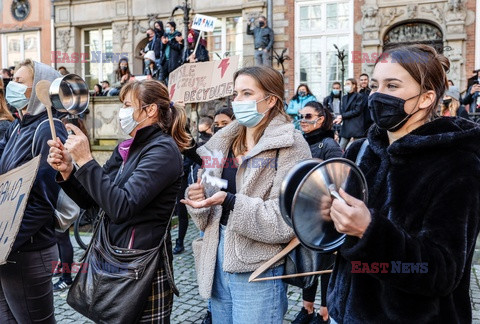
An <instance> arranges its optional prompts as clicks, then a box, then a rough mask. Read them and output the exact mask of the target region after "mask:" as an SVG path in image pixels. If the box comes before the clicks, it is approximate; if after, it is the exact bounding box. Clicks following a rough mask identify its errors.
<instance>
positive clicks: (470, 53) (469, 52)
mask: <svg viewBox="0 0 480 324" xmlns="http://www.w3.org/2000/svg"><path fill="white" fill-rule="evenodd" d="M477 1H480V0H477ZM466 6H467V10H471V11H473V12H475V9H476V3H475V0H467V2H466ZM479 15H480V13H479V12H475V16H476V19H475V21H474V23H473V24H471V25H470V26H467V27H466V28H465V29H466V33H467V41H466V48H465V49H466V52H465V69H466V72H467V74H466V76H467V79H468V78H470V77H471V76H472V75H473V73H472V71H473V69H475V51H480V48H479V47H480V44H476V46H475V25H476V24H480V21H478V18H479ZM465 81H466V80H465ZM465 86H466V83H465ZM461 90H463V89H461Z"/></svg>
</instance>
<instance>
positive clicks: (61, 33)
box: [57, 28, 71, 53]
mask: <svg viewBox="0 0 480 324" xmlns="http://www.w3.org/2000/svg"><path fill="white" fill-rule="evenodd" d="M70 38H71V36H70V28H69V29H61V30H58V33H57V43H58V48H59V49H60V50H61V51H62V52H64V53H66V52H67V51H68V47H69V43H70Z"/></svg>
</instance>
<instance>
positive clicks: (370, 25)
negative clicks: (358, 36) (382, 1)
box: [361, 6, 382, 41]
mask: <svg viewBox="0 0 480 324" xmlns="http://www.w3.org/2000/svg"><path fill="white" fill-rule="evenodd" d="M362 15H363V16H362V21H361V27H362V35H363V40H364V41H371V40H378V37H379V36H378V34H379V31H380V26H381V25H382V17H381V14H380V13H379V11H378V7H377V6H363V7H362Z"/></svg>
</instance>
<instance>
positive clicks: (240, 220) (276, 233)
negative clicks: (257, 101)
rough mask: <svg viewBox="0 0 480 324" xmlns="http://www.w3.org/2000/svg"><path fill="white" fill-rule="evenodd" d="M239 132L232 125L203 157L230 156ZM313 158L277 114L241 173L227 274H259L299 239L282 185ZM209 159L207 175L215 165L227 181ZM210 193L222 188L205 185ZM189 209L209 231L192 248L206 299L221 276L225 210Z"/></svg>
mask: <svg viewBox="0 0 480 324" xmlns="http://www.w3.org/2000/svg"><path fill="white" fill-rule="evenodd" d="M239 129H240V125H239V124H238V122H237V121H234V122H232V123H231V124H230V125H228V126H227V127H225V128H224V129H222V130H220V131H219V132H218V133H216V134H215V135H214V136H213V137H212V138H211V139H210V140H209V141H208V142H207V143H206V144H205V145H204V146H202V147H200V148H199V149H198V150H197V153H198V154H199V155H200V156H201V157H202V158H204V159H205V158H206V157H211V156H212V153H213V152H214V151H215V150H218V151H219V152H220V153H221V155H222V156H223V157H227V155H228V151H229V150H230V148H231V146H232V143H233V141H234V139H235V138H236V136H237V134H238V132H239ZM277 151H278V160H277V161H276V167H275V159H276V157H277ZM310 157H311V154H310V150H309V147H308V144H307V142H306V141H305V140H304V139H303V136H302V134H301V133H300V132H299V131H298V130H295V129H294V126H293V125H292V124H291V123H289V122H288V121H287V120H286V118H285V117H284V116H282V115H279V116H276V117H275V118H274V119H273V120H272V121H271V122H270V124H269V125H268V127H267V128H266V129H265V132H264V134H263V136H262V137H261V139H260V140H259V142H258V143H257V144H256V145H255V147H253V148H252V150H251V151H250V152H249V154H248V157H247V158H246V159H245V160H244V161H243V162H242V164H241V165H240V166H239V168H238V170H237V175H236V189H237V193H236V195H235V196H236V200H235V206H234V208H233V210H232V212H231V213H230V216H229V219H228V224H227V229H226V233H225V256H224V269H223V270H224V271H226V272H251V271H254V270H256V269H257V268H258V267H260V266H261V265H262V264H263V263H265V261H267V260H269V259H271V258H272V257H273V256H274V255H276V254H277V253H278V252H280V251H281V250H282V248H283V245H284V244H285V243H288V242H289V241H290V240H291V239H292V238H293V237H294V233H293V230H292V229H291V228H290V227H289V226H288V225H287V224H286V223H285V221H284V220H283V218H282V216H281V214H280V208H279V202H278V196H279V192H280V185H281V183H282V180H283V178H284V177H285V175H286V174H287V172H288V171H289V170H290V169H291V168H292V167H293V166H294V165H295V164H296V163H297V162H299V161H300V160H303V159H307V158H310ZM204 161H205V162H206V163H205V171H208V169H209V168H212V167H214V169H213V175H214V176H216V177H219V178H221V176H222V170H223V169H222V167H221V165H219V164H217V163H215V161H211V160H210V161H208V160H204ZM220 164H221V163H220ZM205 190H206V195H207V197H208V196H211V195H213V194H214V193H215V192H217V191H218V190H219V189H218V188H217V189H216V188H213V187H212V186H209V185H208V184H205ZM186 197H188V189H187V191H186ZM187 209H188V213H189V214H190V215H191V216H192V219H193V221H194V222H195V224H196V225H197V227H198V228H199V229H200V230H201V231H204V232H205V234H204V236H203V238H200V239H197V240H196V241H194V242H193V244H192V245H193V253H194V257H195V267H196V272H197V279H198V286H199V291H200V295H201V296H202V297H204V298H209V297H210V295H211V291H212V285H213V277H214V273H215V261H216V258H217V246H218V242H219V226H220V217H221V215H222V207H221V206H214V207H207V208H199V209H195V208H191V207H190V206H188V205H187ZM278 264H279V263H278ZM278 264H276V265H278Z"/></svg>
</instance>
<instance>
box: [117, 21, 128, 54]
mask: <svg viewBox="0 0 480 324" xmlns="http://www.w3.org/2000/svg"><path fill="white" fill-rule="evenodd" d="M114 28H115V34H116V35H119V36H120V39H119V40H120V44H119V46H120V50H121V51H123V46H124V45H125V42H126V40H127V38H128V24H121V25H115V27H114Z"/></svg>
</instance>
